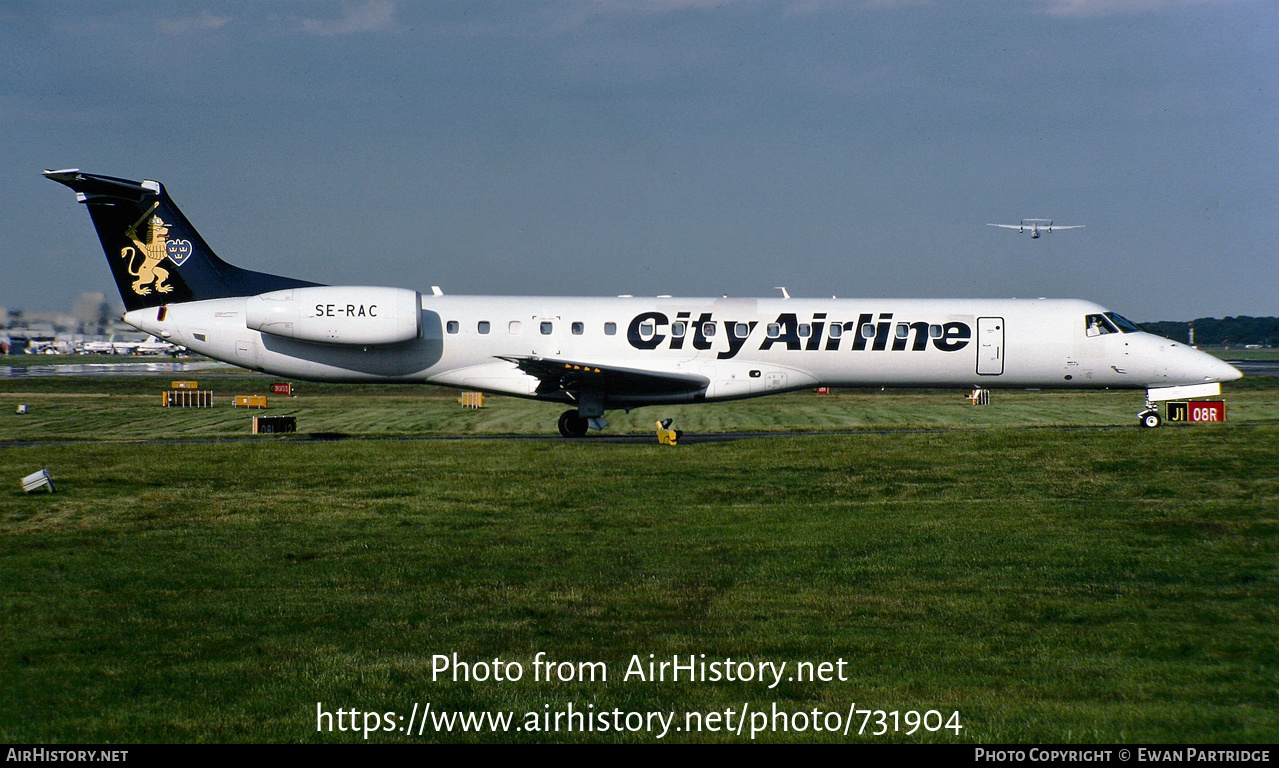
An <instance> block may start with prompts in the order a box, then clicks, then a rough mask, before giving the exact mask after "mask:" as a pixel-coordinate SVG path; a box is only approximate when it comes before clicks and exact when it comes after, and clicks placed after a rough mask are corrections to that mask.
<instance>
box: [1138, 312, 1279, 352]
mask: <svg viewBox="0 0 1279 768" xmlns="http://www.w3.org/2000/svg"><path fill="white" fill-rule="evenodd" d="M1192 325H1193V326H1194V327H1195V344H1196V345H1198V346H1201V347H1204V346H1211V347H1216V346H1221V345H1223V344H1228V345H1230V346H1232V347H1233V346H1236V345H1238V346H1241V347H1242V346H1243V345H1245V344H1261V345H1263V346H1273V345H1277V344H1279V317H1226V318H1221V319H1218V318H1215V317H1201V318H1199V319H1198V320H1192V321H1191V322H1188V323H1187V322H1184V321H1171V320H1161V321H1159V322H1157V323H1142V324H1141V327H1142V328H1144V329H1146V330H1147V331H1150V332H1151V333H1154V334H1158V335H1160V336H1164V337H1167V338H1169V339H1172V340H1174V341H1181V342H1185V341H1186V340H1187V339H1189V337H1190V326H1192Z"/></svg>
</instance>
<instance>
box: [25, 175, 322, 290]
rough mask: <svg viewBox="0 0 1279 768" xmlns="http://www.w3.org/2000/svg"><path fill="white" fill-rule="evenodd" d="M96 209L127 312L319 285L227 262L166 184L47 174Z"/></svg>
mask: <svg viewBox="0 0 1279 768" xmlns="http://www.w3.org/2000/svg"><path fill="white" fill-rule="evenodd" d="M44 175H45V177H46V178H49V179H52V180H53V181H56V182H58V183H59V184H64V185H66V186H68V187H70V188H71V189H72V190H74V191H75V193H76V200H78V201H80V202H81V203H84V204H85V205H87V206H88V207H89V215H90V216H91V217H92V218H93V225H94V227H96V228H97V230H98V239H99V240H101V241H102V250H103V252H104V253H106V256H107V263H108V264H109V265H110V266H111V274H112V276H113V277H114V278H115V282H116V287H118V288H119V289H120V297H121V298H122V299H123V300H124V306H125V309H127V310H135V309H145V308H147V307H154V306H159V305H161V304H175V303H179V302H184V301H200V300H203V299H223V298H228V297H232V296H253V295H256V294H259V293H266V292H267V291H277V290H281V289H284V288H298V287H303V286H311V285H316V283H311V282H307V281H304V280H295V279H293V278H290V277H280V276H279V275H270V274H266V273H264V272H252V271H250V270H247V269H241V268H239V267H235V266H232V265H230V264H227V263H226V262H225V261H223V260H222V259H219V258H218V256H217V254H215V253H214V252H213V249H212V248H210V247H209V246H208V244H207V243H205V242H204V238H202V237H200V233H198V232H196V231H195V227H193V226H191V222H189V221H187V219H186V217H185V216H183V215H182V212H181V211H180V210H178V207H177V206H176V205H174V204H173V201H172V200H171V199H170V198H169V195H168V194H167V193H166V192H165V191H164V186H163V185H161V184H160V182H158V181H130V180H128V179H117V178H114V177H112V176H99V175H96V174H91V173H81V172H80V171H79V170H76V169H69V170H63V171H45V172H44Z"/></svg>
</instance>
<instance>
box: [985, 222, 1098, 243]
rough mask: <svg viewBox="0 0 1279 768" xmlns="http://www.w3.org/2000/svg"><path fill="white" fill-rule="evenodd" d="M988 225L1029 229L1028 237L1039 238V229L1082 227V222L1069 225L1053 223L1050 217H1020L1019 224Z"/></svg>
mask: <svg viewBox="0 0 1279 768" xmlns="http://www.w3.org/2000/svg"><path fill="white" fill-rule="evenodd" d="M986 226H988V227H1003V228H1004V229H1015V230H1017V231H1018V232H1025V231H1026V230H1028V229H1029V230H1030V239H1031V240H1036V239H1038V238H1039V233H1040V231H1043V232H1052V231H1053V230H1054V229H1083V228H1084V225H1083V224H1071V225H1070V226H1065V227H1063V226H1061V225H1060V224H1057V225H1054V224H1053V220H1052V219H1022V220H1021V223H1020V224H987V225H986Z"/></svg>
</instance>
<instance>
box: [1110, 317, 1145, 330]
mask: <svg viewBox="0 0 1279 768" xmlns="http://www.w3.org/2000/svg"><path fill="white" fill-rule="evenodd" d="M1106 317H1108V318H1110V320H1111V322H1113V323H1114V324H1115V325H1117V326H1119V330H1121V331H1123V332H1124V333H1142V327H1141V326H1140V325H1137V324H1136V323H1134V322H1133V321H1131V320H1129V319H1128V318H1126V317H1124V316H1123V315H1121V314H1119V313H1118V312H1107V313H1106Z"/></svg>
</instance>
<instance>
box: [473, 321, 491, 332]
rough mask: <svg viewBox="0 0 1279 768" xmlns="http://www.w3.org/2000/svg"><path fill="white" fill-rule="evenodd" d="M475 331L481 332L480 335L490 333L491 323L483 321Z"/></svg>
mask: <svg viewBox="0 0 1279 768" xmlns="http://www.w3.org/2000/svg"><path fill="white" fill-rule="evenodd" d="M475 330H477V331H479V332H480V333H488V332H489V321H487V320H481V321H480V322H479V324H478V325H476V326H475Z"/></svg>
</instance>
